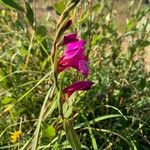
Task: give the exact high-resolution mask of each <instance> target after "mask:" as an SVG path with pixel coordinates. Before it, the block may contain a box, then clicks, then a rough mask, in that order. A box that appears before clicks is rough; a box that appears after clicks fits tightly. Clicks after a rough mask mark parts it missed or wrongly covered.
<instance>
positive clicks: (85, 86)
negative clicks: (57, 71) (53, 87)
mask: <svg viewBox="0 0 150 150" xmlns="http://www.w3.org/2000/svg"><path fill="white" fill-rule="evenodd" d="M93 84H94V83H93V82H91V81H78V82H75V83H73V84H72V85H70V86H68V87H66V88H65V89H63V92H64V93H65V94H67V95H68V97H70V96H71V95H72V94H73V93H74V92H76V91H79V90H82V91H83V90H89V89H91V86H92V85H93Z"/></svg>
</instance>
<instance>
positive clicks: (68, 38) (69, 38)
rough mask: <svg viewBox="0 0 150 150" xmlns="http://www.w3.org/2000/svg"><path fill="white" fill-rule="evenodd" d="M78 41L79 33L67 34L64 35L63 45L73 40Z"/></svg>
mask: <svg viewBox="0 0 150 150" xmlns="http://www.w3.org/2000/svg"><path fill="white" fill-rule="evenodd" d="M76 41H78V39H77V34H74V33H72V34H68V35H66V36H64V39H63V45H66V44H69V43H72V42H76Z"/></svg>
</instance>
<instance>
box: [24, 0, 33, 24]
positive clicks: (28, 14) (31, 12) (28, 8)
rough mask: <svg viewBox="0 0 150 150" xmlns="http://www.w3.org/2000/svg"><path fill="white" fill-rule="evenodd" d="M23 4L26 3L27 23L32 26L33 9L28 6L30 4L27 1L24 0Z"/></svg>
mask: <svg viewBox="0 0 150 150" xmlns="http://www.w3.org/2000/svg"><path fill="white" fill-rule="evenodd" d="M25 5H26V10H27V12H26V17H27V19H28V20H29V23H30V24H31V26H33V24H34V13H33V10H32V8H31V6H30V4H29V3H28V2H25Z"/></svg>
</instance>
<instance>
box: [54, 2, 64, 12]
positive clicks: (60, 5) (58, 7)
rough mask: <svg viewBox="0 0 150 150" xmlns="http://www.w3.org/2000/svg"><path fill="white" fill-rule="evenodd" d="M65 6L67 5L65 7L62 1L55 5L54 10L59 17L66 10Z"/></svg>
mask: <svg viewBox="0 0 150 150" xmlns="http://www.w3.org/2000/svg"><path fill="white" fill-rule="evenodd" d="M65 6H66V5H65V3H64V1H60V2H58V3H55V4H54V9H55V11H56V13H57V14H58V15H61V14H62V12H63V11H64V9H65Z"/></svg>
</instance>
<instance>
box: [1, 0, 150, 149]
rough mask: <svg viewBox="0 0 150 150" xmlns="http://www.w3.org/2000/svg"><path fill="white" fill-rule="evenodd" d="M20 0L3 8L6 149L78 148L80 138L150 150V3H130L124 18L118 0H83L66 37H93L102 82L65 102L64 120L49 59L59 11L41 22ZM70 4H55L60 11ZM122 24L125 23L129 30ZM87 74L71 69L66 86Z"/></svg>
mask: <svg viewBox="0 0 150 150" xmlns="http://www.w3.org/2000/svg"><path fill="white" fill-rule="evenodd" d="M18 2H19V1H18ZM18 2H17V1H15V0H14V1H5V0H1V1H0V3H2V4H5V5H4V6H6V7H4V8H2V9H3V10H1V11H0V18H1V19H0V35H1V36H0V149H21V150H26V149H31V148H32V149H42V150H44V149H52V150H56V149H70V148H71V146H72V147H74V149H77V150H79V149H81V148H80V142H81V147H82V149H87V150H89V149H94V150H96V149H100V150H102V149H114V150H115V149H116V150H119V149H127V150H128V149H129V150H132V149H134V150H136V149H137V150H146V149H149V147H150V145H149V143H150V138H149V133H150V116H149V113H150V109H149V108H150V80H149V79H150V75H149V72H147V71H146V70H145V65H146V64H145V59H146V58H145V55H146V54H145V48H146V47H148V46H149V45H150V38H149V36H150V23H149V18H148V17H149V12H150V9H149V7H146V6H144V5H142V6H141V7H138V8H137V7H135V5H136V3H138V2H136V1H135V3H133V1H128V3H126V4H125V10H124V11H127V10H128V12H126V13H127V14H128V15H127V16H126V19H125V20H126V21H124V20H121V19H120V20H119V21H118V15H119V11H120V10H122V11H123V8H120V6H122V7H123V6H124V4H122V5H119V4H120V2H119V1H116V2H115V1H109V0H106V1H105V0H101V1H100V0H95V1H92V0H91V1H87V0H83V1H82V2H80V3H79V4H78V5H77V7H76V8H75V9H74V10H72V11H71V12H70V14H69V17H70V18H72V19H73V24H72V26H71V28H69V30H68V31H67V32H66V33H63V35H65V34H67V33H71V32H76V31H78V33H79V35H78V36H79V37H82V38H84V39H85V40H86V55H87V57H88V59H89V62H90V69H91V72H90V76H89V77H88V79H89V80H91V81H93V82H94V83H95V84H94V86H93V87H92V89H91V90H89V91H86V92H83V91H81V92H78V93H75V94H73V95H72V96H71V97H70V98H69V101H65V102H62V103H63V111H64V116H65V119H64V120H63V119H62V118H61V117H60V116H59V113H58V106H57V99H58V97H59V94H60V93H58V92H57V90H55V89H54V85H53V83H54V81H53V75H52V64H51V58H50V52H51V49H52V43H53V39H54V34H55V33H54V32H55V30H54V28H55V24H56V22H57V19H53V18H57V17H58V16H57V14H56V15H55V16H51V18H50V19H49V20H51V19H52V20H53V22H50V21H47V22H44V21H43V22H42V20H38V19H36V20H35V17H36V16H37V14H35V13H34V11H33V10H34V9H33V8H32V6H31V4H30V3H28V2H26V3H25V4H23V3H22V5H20V4H19V3H18ZM66 2H67V1H61V0H60V1H58V3H56V4H55V5H54V9H55V11H56V12H57V13H58V15H60V14H62V12H63V10H64V9H65V6H66ZM117 2H118V3H119V4H117ZM118 5H119V7H118ZM5 8H6V9H8V10H7V11H6V10H5ZM119 9H120V10H119ZM129 10H130V11H129ZM120 18H121V17H120ZM119 22H121V23H122V22H124V24H123V27H122V28H120V24H119ZM121 25H122V24H121ZM63 32H64V31H63ZM60 38H62V37H60ZM60 42H61V41H60ZM63 50H64V47H62V48H60V49H59V52H63ZM81 79H82V77H81V75H80V74H79V73H77V72H76V71H75V70H74V69H69V70H67V71H66V72H65V73H64V80H63V81H62V86H63V87H66V86H67V85H69V84H70V83H72V82H73V81H77V80H81ZM63 96H65V95H63ZM73 125H74V126H73ZM63 126H64V129H63ZM18 130H21V131H22V133H23V134H22V136H21V138H20V139H18V140H17V142H16V143H12V142H11V141H10V138H11V134H10V133H14V132H15V131H18ZM65 135H66V136H67V138H66V136H65ZM77 135H78V136H77ZM79 139H80V142H79Z"/></svg>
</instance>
